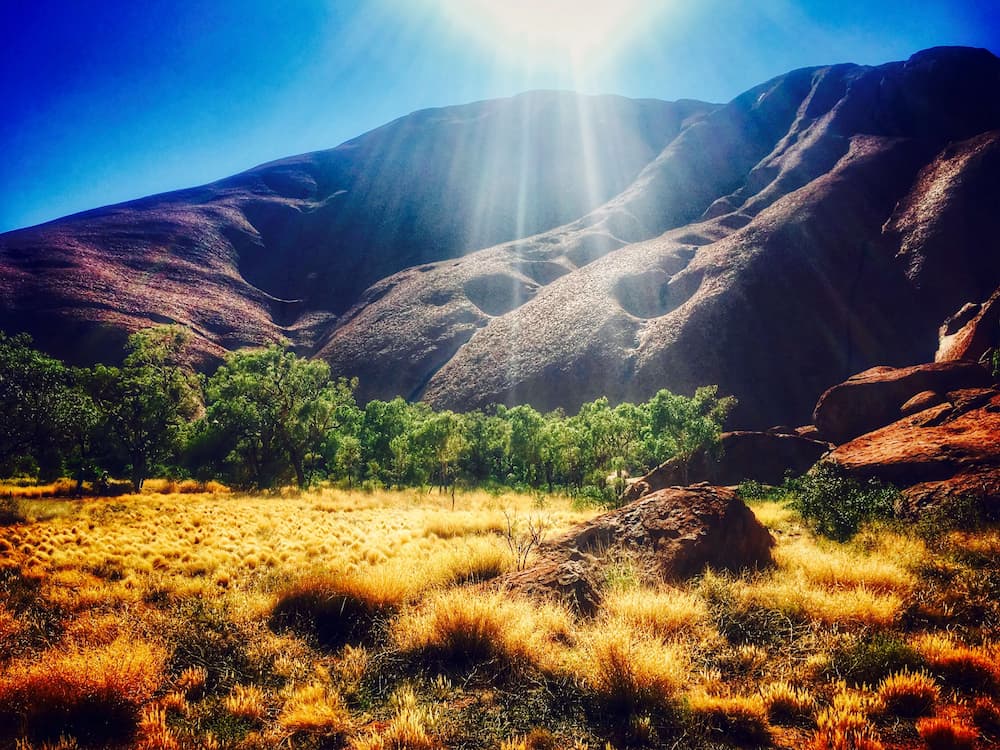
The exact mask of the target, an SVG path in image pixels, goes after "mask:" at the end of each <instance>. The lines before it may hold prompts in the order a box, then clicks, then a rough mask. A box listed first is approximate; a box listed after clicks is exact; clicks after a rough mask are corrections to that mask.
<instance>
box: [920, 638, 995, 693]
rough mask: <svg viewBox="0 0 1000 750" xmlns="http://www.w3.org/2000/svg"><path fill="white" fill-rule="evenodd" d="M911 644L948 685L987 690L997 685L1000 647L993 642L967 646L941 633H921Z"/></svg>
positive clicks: (932, 670)
mask: <svg viewBox="0 0 1000 750" xmlns="http://www.w3.org/2000/svg"><path fill="white" fill-rule="evenodd" d="M912 645H913V647H914V648H915V649H916V650H917V652H918V653H919V654H920V655H921V656H922V657H924V659H925V660H926V662H927V666H928V668H929V669H930V670H931V672H933V673H934V674H936V675H938V677H939V678H940V680H941V682H942V683H944V684H945V685H946V686H948V687H953V688H958V689H962V690H979V691H991V690H994V689H996V687H997V686H998V685H1000V648H998V647H997V646H996V645H993V644H988V645H981V646H967V645H965V644H962V643H957V642H956V641H955V640H954V638H953V637H951V636H949V635H946V634H942V633H925V634H922V635H920V636H917V637H916V638H914V639H913V642H912Z"/></svg>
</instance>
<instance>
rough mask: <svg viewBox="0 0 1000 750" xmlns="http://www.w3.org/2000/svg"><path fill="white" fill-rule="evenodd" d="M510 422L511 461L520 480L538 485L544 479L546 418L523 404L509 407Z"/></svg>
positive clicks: (507, 411)
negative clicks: (543, 450) (543, 446)
mask: <svg viewBox="0 0 1000 750" xmlns="http://www.w3.org/2000/svg"><path fill="white" fill-rule="evenodd" d="M504 416H505V418H506V419H507V422H508V423H509V424H510V463H511V470H512V472H513V473H514V475H515V478H516V479H517V480H518V481H521V482H525V483H527V484H530V485H531V486H532V487H537V486H538V485H539V483H540V482H541V481H542V473H543V471H542V439H541V438H542V430H543V428H544V427H545V418H544V417H542V415H541V414H539V413H538V412H537V411H536V410H535V409H533V408H532V407H530V406H528V405H527V404H522V405H520V406H515V407H513V408H511V409H507V410H506V412H505V414H504Z"/></svg>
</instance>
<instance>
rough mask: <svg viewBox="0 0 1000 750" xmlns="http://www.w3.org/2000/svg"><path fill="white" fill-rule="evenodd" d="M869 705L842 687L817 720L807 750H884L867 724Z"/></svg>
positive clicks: (859, 696) (862, 698) (866, 700)
mask: <svg viewBox="0 0 1000 750" xmlns="http://www.w3.org/2000/svg"><path fill="white" fill-rule="evenodd" d="M870 709H871V702H870V700H868V699H867V698H866V697H865V696H863V695H860V694H858V693H853V692H849V691H847V690H846V688H845V686H844V685H843V684H841V686H840V689H839V691H838V692H837V694H836V695H834V697H833V704H832V705H831V706H829V707H828V708H825V709H823V710H822V711H820V713H819V716H817V717H816V733H815V734H814V735H813V738H812V741H811V742H810V743H809V745H808V748H809V750H883V745H882V743H881V742H880V741H879V738H878V734H877V733H876V731H875V728H874V727H873V726H872V725H871V724H870V723H869V721H868V712H869V710H870Z"/></svg>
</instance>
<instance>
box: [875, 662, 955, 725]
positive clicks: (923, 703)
mask: <svg viewBox="0 0 1000 750" xmlns="http://www.w3.org/2000/svg"><path fill="white" fill-rule="evenodd" d="M940 695H941V691H940V689H938V686H937V683H935V682H934V678H933V677H931V676H930V675H928V674H926V673H925V672H908V671H905V670H904V671H902V672H896V673H895V674H891V675H889V676H888V677H886V678H885V679H884V680H882V682H881V683H880V684H879V686H878V698H879V700H880V701H881V702H882V708H883V710H885V711H886V712H887V713H890V714H893V715H895V716H905V717H908V718H911V717H917V716H927V715H928V714H930V713H932V712H933V711H934V704H935V703H937V701H938V698H939V697H940Z"/></svg>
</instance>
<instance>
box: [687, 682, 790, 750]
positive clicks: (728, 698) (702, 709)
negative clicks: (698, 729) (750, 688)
mask: <svg viewBox="0 0 1000 750" xmlns="http://www.w3.org/2000/svg"><path fill="white" fill-rule="evenodd" d="M687 706H688V710H689V711H690V712H691V714H692V715H693V716H694V717H695V720H696V721H698V722H700V723H701V724H703V725H704V726H705V728H706V729H707V730H708V731H709V732H710V733H716V734H721V735H722V736H724V737H726V739H727V740H728V741H730V742H733V743H735V744H741V745H753V746H757V747H760V746H765V745H769V744H770V742H771V731H770V728H769V727H768V723H767V711H766V708H765V705H764V701H763V700H762V698H761V697H760V696H759V695H751V696H743V695H710V694H708V693H705V692H702V691H696V692H692V693H689V694H688V696H687Z"/></svg>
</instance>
